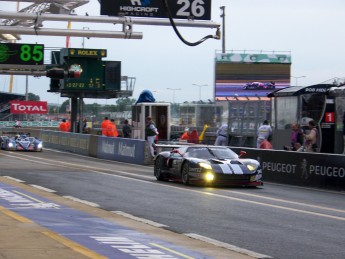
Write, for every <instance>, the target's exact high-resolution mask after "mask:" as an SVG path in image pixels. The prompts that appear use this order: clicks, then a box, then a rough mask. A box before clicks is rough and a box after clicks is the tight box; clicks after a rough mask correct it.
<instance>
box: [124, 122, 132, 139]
mask: <svg viewBox="0 0 345 259" xmlns="http://www.w3.org/2000/svg"><path fill="white" fill-rule="evenodd" d="M122 134H123V137H124V138H130V137H131V134H132V129H131V126H129V124H128V120H125V121H124V122H123V127H122Z"/></svg>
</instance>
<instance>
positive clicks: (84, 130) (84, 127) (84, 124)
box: [83, 119, 90, 134]
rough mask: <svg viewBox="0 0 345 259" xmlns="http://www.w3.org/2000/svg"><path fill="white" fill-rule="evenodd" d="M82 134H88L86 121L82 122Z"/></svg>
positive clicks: (88, 129)
mask: <svg viewBox="0 0 345 259" xmlns="http://www.w3.org/2000/svg"><path fill="white" fill-rule="evenodd" d="M83 133H85V134H89V133H90V128H89V127H88V126H87V120H86V119H84V120H83Z"/></svg>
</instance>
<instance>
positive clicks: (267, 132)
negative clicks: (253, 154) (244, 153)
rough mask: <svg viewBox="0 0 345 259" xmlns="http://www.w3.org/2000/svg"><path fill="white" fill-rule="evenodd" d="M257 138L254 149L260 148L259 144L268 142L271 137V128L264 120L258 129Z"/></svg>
mask: <svg viewBox="0 0 345 259" xmlns="http://www.w3.org/2000/svg"><path fill="white" fill-rule="evenodd" d="M257 133H258V137H257V141H256V147H257V148H260V144H261V142H262V141H263V140H265V139H266V140H269V139H270V137H271V135H272V128H271V126H270V125H269V124H268V121H267V120H265V121H264V122H263V124H262V125H261V126H260V127H259V128H258V132H257Z"/></svg>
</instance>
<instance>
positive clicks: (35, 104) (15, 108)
mask: <svg viewBox="0 0 345 259" xmlns="http://www.w3.org/2000/svg"><path fill="white" fill-rule="evenodd" d="M10 103H11V113H12V114H47V113H48V103H47V102H39V101H11V102H10Z"/></svg>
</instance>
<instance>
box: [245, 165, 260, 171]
mask: <svg viewBox="0 0 345 259" xmlns="http://www.w3.org/2000/svg"><path fill="white" fill-rule="evenodd" d="M246 166H247V168H248V169H249V170H250V171H255V170H256V169H257V168H258V166H257V165H255V164H246Z"/></svg>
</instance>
